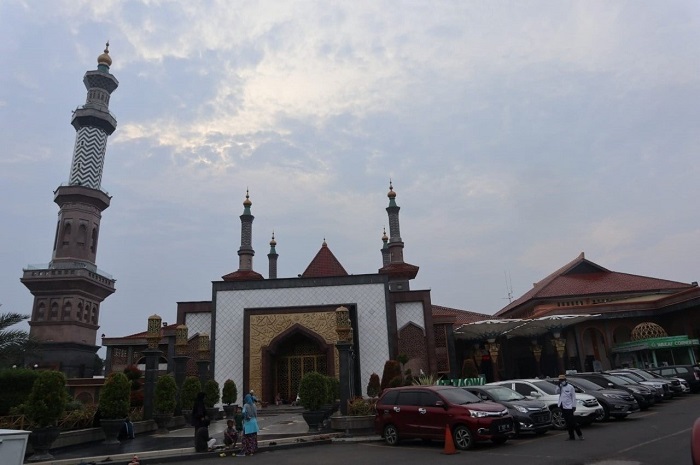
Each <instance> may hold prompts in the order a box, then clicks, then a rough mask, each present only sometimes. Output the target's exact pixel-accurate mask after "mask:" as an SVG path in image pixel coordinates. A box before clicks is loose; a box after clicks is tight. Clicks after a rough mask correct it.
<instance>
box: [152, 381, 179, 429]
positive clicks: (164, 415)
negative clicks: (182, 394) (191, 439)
mask: <svg viewBox="0 0 700 465" xmlns="http://www.w3.org/2000/svg"><path fill="white" fill-rule="evenodd" d="M176 395H177V382H175V378H174V377H172V376H171V375H165V376H161V377H159V378H158V381H157V382H156V392H155V396H154V397H155V399H154V403H153V410H154V412H153V420H154V421H155V422H156V424H157V425H158V431H157V432H158V433H160V434H167V433H169V431H168V423H170V420H171V419H172V418H173V412H175V407H176V406H177V400H176V397H175V396H176Z"/></svg>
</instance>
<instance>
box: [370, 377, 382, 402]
mask: <svg viewBox="0 0 700 465" xmlns="http://www.w3.org/2000/svg"><path fill="white" fill-rule="evenodd" d="M380 392H381V388H380V384H379V375H378V374H376V373H372V374H371V375H370V377H369V383H367V396H368V397H379V393H380Z"/></svg>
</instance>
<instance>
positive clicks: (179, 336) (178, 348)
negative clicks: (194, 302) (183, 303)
mask: <svg viewBox="0 0 700 465" xmlns="http://www.w3.org/2000/svg"><path fill="white" fill-rule="evenodd" d="M187 332H188V329H187V326H185V325H178V327H177V328H175V356H174V357H173V360H174V362H175V383H176V384H177V407H175V415H182V404H181V403H180V392H181V391H182V383H183V382H185V377H186V376H187V360H188V359H189V357H188V356H187Z"/></svg>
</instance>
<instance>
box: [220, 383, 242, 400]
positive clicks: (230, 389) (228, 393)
mask: <svg viewBox="0 0 700 465" xmlns="http://www.w3.org/2000/svg"><path fill="white" fill-rule="evenodd" d="M237 399H238V388H237V387H236V383H235V382H234V381H233V380H232V379H227V380H226V381H224V389H223V391H222V395H221V401H222V402H223V403H224V404H226V405H231V404H235V403H236V400H237Z"/></svg>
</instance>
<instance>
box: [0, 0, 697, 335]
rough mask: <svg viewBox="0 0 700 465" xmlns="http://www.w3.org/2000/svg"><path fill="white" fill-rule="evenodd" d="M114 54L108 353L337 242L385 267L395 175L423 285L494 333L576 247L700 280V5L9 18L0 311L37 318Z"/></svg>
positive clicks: (611, 265)
mask: <svg viewBox="0 0 700 465" xmlns="http://www.w3.org/2000/svg"><path fill="white" fill-rule="evenodd" d="M106 40H109V41H110V44H111V45H110V54H111V56H112V58H113V60H114V63H113V66H112V68H111V72H112V73H113V74H114V75H115V76H116V77H117V79H119V82H120V86H119V88H118V89H117V90H116V91H115V92H114V94H113V95H112V99H111V102H110V109H111V111H112V112H113V113H114V114H115V116H116V118H117V121H118V128H117V131H116V132H115V133H114V134H113V135H112V136H111V137H110V139H109V142H108V147H107V158H106V163H105V169H104V175H103V178H102V187H103V189H104V190H106V191H108V192H109V194H110V195H111V196H112V197H113V198H112V204H111V206H110V208H109V209H108V210H106V211H105V212H104V214H103V219H102V231H101V237H100V246H99V251H98V259H97V264H98V267H99V268H100V269H102V270H105V271H106V272H108V273H110V274H112V275H113V276H114V277H115V278H116V279H117V283H116V286H117V292H116V293H115V294H114V295H112V296H111V297H109V298H108V299H107V300H106V301H105V302H104V304H103V305H102V310H101V318H100V324H101V329H100V330H99V331H98V334H99V333H106V334H107V335H108V336H120V335H126V334H129V333H133V332H138V331H141V330H144V329H145V328H146V319H147V317H148V316H149V315H151V314H153V313H158V314H160V315H161V316H162V317H163V319H164V320H165V321H169V322H173V321H174V320H175V311H176V302H178V301H189V300H208V299H210V298H211V284H210V282H211V281H215V280H219V279H220V277H221V276H222V275H224V274H227V273H229V272H231V271H234V270H236V269H237V268H238V256H237V254H236V251H237V250H238V247H239V245H240V220H239V218H238V216H239V215H240V214H241V213H242V211H243V206H242V201H243V200H244V198H245V191H246V188H248V189H250V197H251V200H252V202H253V207H252V211H253V214H254V215H255V217H256V218H255V223H254V225H253V236H254V237H253V247H254V248H255V250H256V252H257V255H256V257H255V262H254V268H255V269H256V271H258V272H260V273H262V274H263V275H264V276H267V257H266V254H267V252H268V250H269V245H268V242H269V240H270V235H271V233H272V231H273V230H274V231H275V235H276V239H277V242H278V246H277V251H278V253H279V254H280V257H279V276H280V277H292V276H296V275H297V274H299V273H301V272H302V271H303V270H304V269H305V268H306V266H307V265H308V263H309V261H310V260H311V259H312V258H313V256H314V255H315V254H316V252H317V251H318V249H319V248H320V246H321V243H322V241H323V239H324V238H325V239H326V240H327V242H328V245H329V247H330V248H331V250H332V251H333V253H334V254H335V255H336V257H337V258H338V259H339V260H340V261H341V263H342V264H343V265H344V266H345V269H346V270H347V271H348V272H349V273H352V274H363V273H373V272H376V270H377V269H378V268H379V267H380V266H381V254H380V248H381V245H382V242H381V236H382V228H383V227H385V226H388V221H387V215H386V211H385V208H386V206H387V205H388V200H387V197H386V193H387V191H388V187H389V179H392V180H393V183H394V189H395V191H396V192H397V194H398V196H397V203H398V204H399V206H400V207H401V233H402V237H403V240H404V242H405V259H406V261H407V262H409V263H412V264H415V265H418V266H420V272H419V274H418V277H417V279H416V280H415V281H414V282H413V284H412V288H413V289H428V288H429V289H432V300H433V303H434V304H438V305H444V306H449V307H455V308H461V309H465V310H471V311H476V312H482V313H488V314H491V313H495V312H496V311H498V310H499V309H500V308H502V307H504V306H505V305H507V304H508V294H509V292H511V290H512V295H513V297H518V296H520V295H522V294H523V293H524V292H526V291H527V290H528V289H529V288H530V287H531V286H532V283H533V282H535V281H538V280H540V279H542V278H543V277H544V276H546V275H547V274H549V273H550V272H552V271H553V270H555V269H557V268H559V267H560V266H562V265H563V264H565V263H567V262H568V261H570V260H572V259H574V258H575V257H576V256H577V255H578V254H579V253H580V252H582V251H583V252H585V254H586V257H587V258H589V259H590V260H592V261H594V262H596V263H598V264H600V265H602V266H604V267H606V268H608V269H612V270H615V271H620V272H626V273H632V274H640V275H645V276H654V277H659V278H665V279H671V280H677V281H683V282H691V281H697V280H699V278H700V267H699V266H698V262H699V261H700V251H699V248H698V240H699V239H700V215H699V214H698V207H697V203H698V200H699V198H700V182H699V181H698V180H699V179H700V168H699V166H700V165H699V164H698V148H699V147H700V73H699V71H700V3H699V2H697V1H693V0H687V1H665V2H638V1H631V2H624V1H580V2H571V1H560V0H551V1H547V2H538V1H512V2H501V1H489V2H471V1H470V2H467V1H439V2H435V1H419V0H417V1H410V2H399V3H397V2H393V1H391V2H390V1H377V0H372V1H363V0H359V1H358V0H353V1H347V2H344V1H342V2H311V1H307V2H297V1H286V2H280V1H266V0H256V1H236V2H233V1H224V0H221V1H204V2H196V1H187V2H185V1H165V0H163V1H158V0H143V1H128V2H127V1H109V0H102V1H100V2H95V1H88V0H70V1H59V0H56V1H51V2H46V1H13V0H9V1H3V2H0V144H1V145H2V151H1V154H0V199H1V200H0V216H1V217H2V228H0V244H2V245H1V246H0V303H1V304H3V306H2V311H5V312H7V311H17V312H20V313H25V314H29V313H30V311H31V305H32V296H31V294H30V293H29V291H28V290H27V289H26V288H25V287H24V286H23V285H22V284H21V283H20V281H19V278H20V277H21V275H22V268H23V267H25V266H26V265H29V264H40V263H48V262H49V261H50V259H51V250H52V245H53V238H54V228H55V223H56V215H57V213H58V207H57V206H56V205H55V204H54V203H53V190H54V189H56V187H58V186H59V185H60V184H61V183H63V182H67V180H68V174H69V168H70V162H71V156H72V150H73V143H74V138H75V131H74V129H73V128H72V127H71V125H70V118H71V111H72V110H73V109H75V108H76V107H77V106H79V105H82V104H83V103H84V101H85V96H86V90H85V88H84V87H83V84H82V76H83V74H84V72H85V71H87V70H91V69H95V68H96V57H97V56H98V55H99V54H100V53H101V52H102V49H103V48H104V43H105V41H106Z"/></svg>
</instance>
